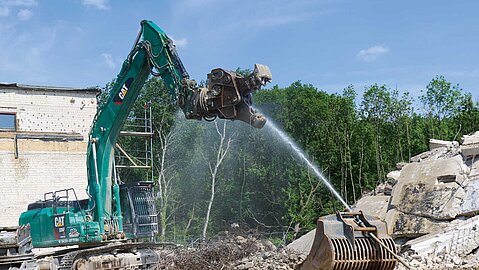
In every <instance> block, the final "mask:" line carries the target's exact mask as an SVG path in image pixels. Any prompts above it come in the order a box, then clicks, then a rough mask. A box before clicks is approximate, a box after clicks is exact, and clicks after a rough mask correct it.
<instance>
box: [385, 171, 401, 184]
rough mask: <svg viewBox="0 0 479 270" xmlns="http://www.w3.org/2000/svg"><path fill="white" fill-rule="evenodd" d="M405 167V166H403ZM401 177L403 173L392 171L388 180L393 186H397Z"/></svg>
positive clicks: (388, 175)
mask: <svg viewBox="0 0 479 270" xmlns="http://www.w3.org/2000/svg"><path fill="white" fill-rule="evenodd" d="M403 167H404V166H403ZM400 176H401V171H399V170H396V171H392V172H389V173H388V174H387V175H386V177H387V179H388V181H389V182H391V183H392V184H393V185H395V184H396V183H397V181H398V180H399V177H400Z"/></svg>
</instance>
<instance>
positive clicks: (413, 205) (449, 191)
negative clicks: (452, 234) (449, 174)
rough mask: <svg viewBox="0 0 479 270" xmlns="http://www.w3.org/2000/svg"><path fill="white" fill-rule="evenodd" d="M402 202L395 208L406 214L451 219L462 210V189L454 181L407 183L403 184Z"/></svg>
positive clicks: (463, 193)
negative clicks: (428, 183) (432, 184)
mask: <svg viewBox="0 0 479 270" xmlns="http://www.w3.org/2000/svg"><path fill="white" fill-rule="evenodd" d="M401 195H402V196H403V200H402V203H400V204H397V205H395V207H396V209H397V210H399V211H401V212H403V213H408V214H413V215H417V216H424V217H428V218H432V219H436V220H451V219H454V218H455V217H456V216H457V215H459V214H460V213H461V212H462V210H461V209H462V207H461V204H462V200H463V197H464V196H465V192H464V189H463V188H462V187H461V186H459V185H458V184H457V183H455V182H450V183H440V184H438V185H434V186H428V185H425V184H417V185H413V184H409V185H406V186H404V188H403V192H402V193H401Z"/></svg>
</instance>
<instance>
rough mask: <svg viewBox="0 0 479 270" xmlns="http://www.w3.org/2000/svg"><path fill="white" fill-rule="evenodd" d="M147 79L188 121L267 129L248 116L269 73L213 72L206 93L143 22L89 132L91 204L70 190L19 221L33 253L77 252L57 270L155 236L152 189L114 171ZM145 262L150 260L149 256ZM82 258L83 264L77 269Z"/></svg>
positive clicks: (163, 38) (161, 35) (158, 32)
mask: <svg viewBox="0 0 479 270" xmlns="http://www.w3.org/2000/svg"><path fill="white" fill-rule="evenodd" d="M150 74H151V75H153V76H158V77H160V78H161V79H162V80H163V82H164V84H165V86H166V88H167V89H168V90H169V93H170V94H171V102H174V103H175V104H177V105H178V106H179V107H180V108H181V109H182V111H183V112H184V115H185V117H186V118H187V119H196V120H201V119H207V120H211V119H213V118H216V117H219V118H223V119H230V120H240V121H243V122H246V123H248V124H250V125H251V126H253V127H256V128H261V127H263V126H264V124H265V121H266V120H265V118H264V117H263V115H261V114H259V113H256V112H255V111H254V110H253V109H252V108H251V94H252V92H253V91H255V90H258V89H260V88H261V87H262V86H263V85H265V84H266V83H267V82H270V81H271V79H272V75H271V72H270V70H269V68H268V67H267V66H265V65H260V64H256V65H255V67H254V71H253V73H252V74H251V75H249V76H242V75H240V74H238V73H235V72H232V71H227V70H224V69H221V68H216V69H213V70H212V71H211V73H209V74H208V80H207V85H206V87H198V86H197V84H196V82H195V81H194V80H192V79H190V77H189V75H188V73H187V71H186V69H185V67H184V66H183V64H182V62H181V60H180V58H179V57H178V54H177V52H176V49H175V46H174V44H173V42H172V40H171V39H170V38H168V36H167V35H166V34H165V32H164V31H163V30H162V29H160V28H159V27H158V26H157V25H155V24H154V23H153V22H151V21H146V20H145V21H142V22H141V29H140V32H139V34H138V37H137V39H136V41H135V43H134V45H133V48H132V50H131V52H130V53H129V54H128V57H127V59H126V60H125V61H124V63H123V66H122V68H121V71H120V73H119V75H118V77H117V78H116V81H115V83H114V85H113V88H112V89H111V91H110V93H109V97H108V99H107V100H106V102H104V104H103V105H101V106H100V108H99V110H98V112H97V114H96V116H95V118H94V121H93V125H92V129H91V131H90V135H89V142H88V150H87V169H88V171H87V177H88V179H87V181H88V188H87V193H88V196H89V198H88V199H85V200H78V198H77V196H76V193H75V190H73V189H64V190H59V191H54V192H49V193H46V194H45V195H44V198H43V199H42V200H39V201H37V202H34V203H31V204H30V205H28V210H27V211H26V212H24V213H22V214H21V216H20V220H19V223H20V226H22V227H28V226H29V229H30V235H31V239H32V244H33V247H34V248H44V247H59V246H71V245H78V246H80V247H82V248H80V249H78V250H76V251H75V252H71V253H65V254H63V255H62V256H60V257H58V258H59V263H58V264H59V265H58V267H60V269H71V268H72V267H73V268H81V269H90V268H91V269H97V266H92V264H91V263H92V262H89V261H88V260H86V259H85V258H87V257H88V256H91V255H92V254H101V252H109V251H111V250H115V252H118V250H122V249H124V250H131V249H132V248H135V249H138V248H140V247H141V246H139V245H135V244H133V243H131V241H127V240H135V239H141V238H150V237H152V236H154V235H155V234H156V233H157V232H158V225H157V224H158V223H157V213H156V209H155V203H154V196H153V183H152V182H142V181H139V182H136V183H133V184H129V185H121V184H120V183H119V181H118V180H117V178H116V177H115V173H114V168H113V167H114V166H113V160H114V146H115V144H116V142H117V140H118V137H119V134H120V131H121V128H122V126H123V124H124V122H125V120H126V119H127V117H128V115H129V113H130V110H131V108H132V106H133V104H134V102H135V100H136V99H137V97H138V95H139V93H140V90H141V88H142V86H143V85H144V84H145V81H146V80H147V78H148V76H149V75H150ZM112 243H115V244H112ZM92 250H93V251H92ZM128 252H129V251H128ZM87 255H88V256H87ZM148 256H149V257H154V256H153V255H151V253H148ZM148 256H146V257H148ZM144 257H145V256H144ZM80 258H82V262H83V263H82V264H81V265H78V261H80ZM141 260H142V261H145V258H141ZM125 261H135V260H134V259H133V260H123V264H124V265H123V266H122V267H132V266H131V265H130V264H129V263H130V262H125ZM117 263H118V262H117ZM144 264H145V263H144ZM146 264H147V263H146ZM133 266H134V264H133ZM85 267H86V268H85Z"/></svg>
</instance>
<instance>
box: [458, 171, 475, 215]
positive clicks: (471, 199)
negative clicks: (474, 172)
mask: <svg viewBox="0 0 479 270" xmlns="http://www.w3.org/2000/svg"><path fill="white" fill-rule="evenodd" d="M464 189H465V196H464V199H463V202H462V204H461V215H472V214H475V213H477V212H479V200H478V198H479V178H475V179H471V180H469V181H468V183H467V185H466V186H465V188H464Z"/></svg>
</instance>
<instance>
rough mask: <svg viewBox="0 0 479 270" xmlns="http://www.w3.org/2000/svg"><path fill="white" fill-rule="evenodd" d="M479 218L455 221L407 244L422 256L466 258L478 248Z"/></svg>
mask: <svg viewBox="0 0 479 270" xmlns="http://www.w3.org/2000/svg"><path fill="white" fill-rule="evenodd" d="M478 228H479V217H478V216H476V217H473V218H470V219H466V220H454V221H452V222H451V223H450V224H449V225H448V226H447V227H445V228H444V229H443V230H441V231H439V232H436V233H433V234H429V235H425V236H422V237H419V238H416V239H414V240H410V241H408V242H407V243H406V245H407V246H408V247H409V249H411V250H413V251H415V252H416V253H417V254H419V255H421V256H431V255H434V256H435V255H438V254H448V255H450V256H465V255H467V254H470V253H471V252H472V251H473V250H475V249H476V248H477V247H478V242H477V239H478V238H479V229H478Z"/></svg>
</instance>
